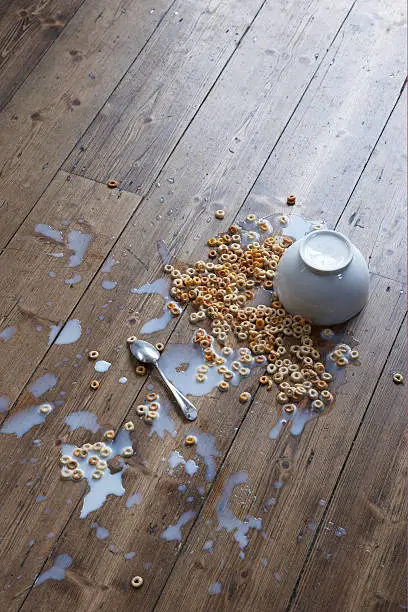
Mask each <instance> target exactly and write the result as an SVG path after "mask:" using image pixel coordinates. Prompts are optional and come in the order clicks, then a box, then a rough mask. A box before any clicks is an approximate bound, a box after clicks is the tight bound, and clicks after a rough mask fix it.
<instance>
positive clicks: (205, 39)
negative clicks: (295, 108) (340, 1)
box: [64, 0, 310, 194]
mask: <svg viewBox="0 0 408 612" xmlns="http://www.w3.org/2000/svg"><path fill="white" fill-rule="evenodd" d="M264 3H265V0H262V1H260V0H251V1H250V2H246V3H245V4H242V3H238V4H237V2H234V1H233V0H226V1H222V2H217V3H214V2H208V0H199V1H197V2H195V3H194V4H191V5H190V6H189V10H188V11H185V10H183V5H182V4H181V6H180V7H177V8H178V10H177V11H175V14H174V16H172V18H171V20H169V22H168V27H167V32H166V36H162V35H159V33H158V34H157V35H156V36H155V35H154V36H152V38H151V40H150V41H149V43H148V44H147V45H146V48H145V49H144V51H143V53H142V54H141V55H140V57H139V58H138V60H137V61H136V62H134V64H133V65H132V67H131V69H130V70H129V71H128V72H127V74H126V76H125V77H124V79H123V80H122V81H121V83H120V85H119V86H118V87H117V88H116V89H115V91H114V92H113V94H112V96H111V97H110V98H109V100H108V101H107V103H106V105H105V106H104V107H103V109H102V110H101V112H100V113H98V115H97V117H96V118H95V120H94V121H93V123H92V125H91V126H90V127H89V128H88V130H87V131H86V133H85V134H84V136H83V137H82V138H81V139H80V141H79V142H78V143H77V145H76V147H75V148H74V150H73V151H72V153H71V155H70V157H69V158H68V160H67V161H66V163H65V164H64V168H65V170H67V171H69V172H73V173H76V174H79V175H81V176H87V177H92V178H94V179H95V180H98V181H102V182H105V181H107V180H108V179H109V177H111V176H114V177H115V178H116V179H117V180H119V181H120V183H121V187H122V188H123V189H126V190H129V191H137V192H138V193H141V194H145V193H146V191H147V190H148V189H149V188H150V186H151V184H152V182H153V181H154V179H155V178H156V176H157V172H158V169H160V168H161V167H162V166H163V164H164V163H165V161H166V159H167V158H168V154H169V151H171V150H172V148H173V147H174V146H175V145H176V143H177V141H178V140H179V138H180V136H181V135H182V134H183V131H184V130H185V128H186V126H188V124H189V122H190V121H191V119H192V118H193V117H194V115H195V114H196V112H197V109H198V108H199V107H200V105H201V104H202V102H203V100H204V99H205V98H206V96H207V94H208V92H209V91H210V90H211V87H212V85H213V84H214V83H215V81H216V78H217V76H218V74H219V73H221V72H222V70H223V68H224V66H225V65H226V63H227V62H228V60H229V58H230V57H231V56H232V55H233V53H234V51H235V50H236V48H237V46H238V45H239V44H241V36H242V33H243V32H244V33H245V32H246V30H247V29H248V28H249V27H250V25H251V22H252V21H253V19H254V18H255V16H256V14H257V12H258V11H259V10H260V8H261V6H262V5H263V4H264ZM269 11H271V12H272V9H269ZM181 15H183V17H182V18H180V16H181ZM274 17H275V18H276V16H275V15H274ZM286 19H287V17H286V15H282V16H281V18H280V19H279V21H278V23H274V24H273V26H272V28H273V30H275V31H276V30H281V28H282V23H283V22H286ZM296 21H297V20H296ZM181 22H182V23H181ZM239 55H242V53H241V54H239ZM309 70H310V69H309ZM302 76H303V75H302ZM302 83H304V80H303V79H302Z"/></svg>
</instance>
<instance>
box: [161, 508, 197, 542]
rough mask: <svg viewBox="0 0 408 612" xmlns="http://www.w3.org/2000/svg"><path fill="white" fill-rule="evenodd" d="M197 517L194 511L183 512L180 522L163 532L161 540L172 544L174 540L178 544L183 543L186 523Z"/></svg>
mask: <svg viewBox="0 0 408 612" xmlns="http://www.w3.org/2000/svg"><path fill="white" fill-rule="evenodd" d="M196 515H197V513H196V512H194V511H193V510H188V511H187V512H183V514H182V515H181V516H180V518H179V520H178V521H177V523H176V524H175V525H170V526H169V527H167V529H165V530H164V531H163V533H162V534H161V538H162V539H163V540H166V541H167V542H171V541H172V540H177V541H178V542H181V538H182V535H181V528H182V527H183V526H184V525H186V523H188V522H190V521H192V520H193V518H195V516H196Z"/></svg>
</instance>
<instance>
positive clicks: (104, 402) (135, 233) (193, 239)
mask: <svg viewBox="0 0 408 612" xmlns="http://www.w3.org/2000/svg"><path fill="white" fill-rule="evenodd" d="M321 27H322V26H321V24H320V25H319V24H318V25H317V26H316V30H317V29H319V28H320V29H321ZM309 40H310V39H309ZM215 116H217V114H216V115H215ZM208 117H211V115H208ZM208 117H207V126H208V127H207V130H208V128H209V127H211V130H213V131H212V134H214V135H216V134H217V131H218V132H219V131H220V129H219V126H220V123H218V124H216V125H212V124H211V125H209V123H210V120H209V118H208ZM202 125H203V124H202V123H201V124H200V127H202ZM263 126H264V124H261V127H259V124H258V128H257V129H258V130H260V135H259V138H261V137H262V138H263V133H264V132H263ZM201 133H202V134H203V131H202V132H201ZM207 133H208V132H207ZM233 133H234V132H233ZM196 134H197V133H194V134H193V136H194V138H195V140H191V141H190V143H187V146H186V149H185V150H184V153H183V154H185V152H187V153H188V152H189V150H191V147H192V146H193V143H194V142H196ZM227 136H228V135H227ZM257 145H258V143H257V142H256V141H254V139H253V140H252V141H251V143H250V146H252V147H254V148H255V147H256V146H257ZM212 155H213V150H211V149H210V150H209V151H208V158H207V159H209V160H211V157H212ZM220 155H221V153H220ZM249 156H250V153H249V152H248V157H249ZM243 157H244V156H243ZM182 159H183V156H182V154H180V153H179V158H178V163H181V162H182ZM203 159H204V157H203ZM219 159H220V158H216V159H215V160H214V166H211V167H214V168H216V169H217V168H218V162H219ZM211 161H212V160H211ZM247 161H248V158H245V159H243V160H242V165H240V166H239V167H238V168H237V167H236V166H235V167H234V168H232V170H231V173H230V175H229V176H226V177H225V179H224V178H223V179H222V180H223V181H224V180H225V183H224V184H222V183H221V186H225V187H224V188H225V191H224V197H225V201H226V202H230V201H231V202H232V204H231V205H230V208H229V209H228V215H230V218H232V216H233V213H234V206H235V210H236V208H237V202H239V201H240V199H241V201H242V194H244V195H245V193H246V191H245V190H246V189H247V188H248V183H249V182H250V179H251V173H252V172H253V168H254V167H256V164H257V163H258V159H255V162H256V163H255V164H254V166H250V168H251V170H250V172H249V171H248V169H247V166H248V164H247ZM201 163H202V159H199V160H198V164H197V167H200V166H201ZM208 165H209V162H208V161H207V163H206V164H205V165H204V167H206V166H208ZM244 170H245V171H246V172H247V176H248V175H249V179H247V182H245V181H242V182H241V181H240V180H239V179H240V177H242V175H243V173H244ZM220 175H222V172H221V173H220ZM168 176H172V174H169V175H168ZM163 178H164V179H165V178H166V174H163ZM218 178H219V175H218V174H217V173H216V172H214V174H213V175H212V178H211V181H214V183H215V184H217V180H218ZM231 179H232V180H233V182H232V183H230V187H229V191H227V189H226V186H227V185H228V180H231ZM204 180H205V181H207V180H209V179H204ZM196 181H197V182H196V183H195V184H193V185H192V189H191V191H190V188H191V184H187V185H186V187H185V190H184V192H183V193H182V189H181V187H180V186H179V184H178V182H177V181H176V186H175V189H176V190H177V198H180V199H179V201H191V200H193V194H195V193H197V191H196V190H197V188H198V190H199V188H200V182H202V181H203V177H202V176H197V177H196ZM217 187H218V185H217ZM203 192H204V189H203V190H202V193H203ZM215 192H216V191H215V189H214V191H211V190H210V192H209V193H210V194H211V193H215ZM189 194H190V195H189ZM159 196H160V192H159V193H158V192H157V191H154V193H153V194H152V196H151V198H150V199H149V198H148V199H146V200H145V201H146V203H147V204H149V206H150V208H151V209H152V210H151V212H150V213H149V214H147V210H148V209H147V208H146V209H144V208H143V209H142V208H141V210H140V215H139V214H138V215H136V216H135V217H134V218H133V220H132V224H133V223H134V224H135V225H134V226H133V225H132V226H129V232H128V233H125V235H124V239H123V243H122V242H121V243H120V246H121V247H122V245H131V246H134V245H136V246H137V245H147V244H154V242H155V240H156V239H157V238H162V237H163V227H162V224H161V223H160V222H159V221H160V219H156V218H155V216H154V215H156V214H157V212H156V211H157V209H155V208H154V206H153V205H152V203H154V202H156V203H157V200H158V199H159ZM184 196H187V198H186V199H184ZM205 197H207V195H206V194H205V193H204V195H203V199H202V200H201V201H199V202H198V203H195V204H194V207H192V209H191V211H189V215H190V216H188V215H187V214H186V213H185V212H184V214H183V213H182V214H181V215H179V218H177V219H174V215H170V217H169V219H166V225H167V226H168V227H167V228H166V232H168V235H169V236H174V238H173V246H175V247H177V246H178V244H179V243H178V241H179V240H180V243H186V244H185V245H184V247H183V254H184V253H193V251H194V249H195V250H196V255H201V254H202V253H201V252H200V251H201V248H202V247H201V244H199V245H197V240H198V238H199V237H200V232H201V233H202V231H203V230H202V229H201V223H202V225H203V226H204V218H206V216H207V214H209V216H208V217H207V218H210V223H209V224H208V226H207V227H208V233H211V229H215V228H216V227H217V226H216V224H215V223H214V221H213V220H212V218H211V214H210V213H207V211H208V210H209V211H211V210H212V209H213V207H214V206H215V205H216V201H213V202H212V204H211V206H208V205H207V204H206V203H205V200H204V198H205ZM156 198H157V200H156ZM173 201H174V200H173ZM196 202H197V201H196ZM147 204H146V206H147ZM217 207H218V206H217ZM169 209H170V207H169ZM142 212H143V213H144V216H143V215H142ZM165 212H167V209H165ZM189 219H190V220H191V219H196V220H197V219H198V221H196V223H197V229H196V232H194V233H192V232H191V228H190V226H189ZM200 219H202V221H200ZM152 222H153V229H152ZM218 227H219V226H218ZM206 231H207V230H206ZM175 234H176V235H175ZM125 236H126V238H125ZM187 239H188V242H186V241H187ZM125 240H126V241H125ZM123 248H124V246H123ZM140 248H141V247H140V246H139V247H138V250H137V251H136V254H137V255H138V256H139V255H142V252H141V251H143V248H144V247H143V248H141V251H139V249H140ZM146 254H148V255H150V257H151V259H152V261H151V262H149V264H150V266H149V271H148V272H146V270H145V271H144V272H143V274H141V273H140V272H139V270H140V271H142V270H143V263H140V262H139V264H136V263H135V262H134V261H132V262H131V263H130V264H129V266H128V271H127V272H126V273H124V274H123V276H122V273H123V267H122V268H121V273H120V276H118V277H116V278H118V279H119V280H120V281H121V282H120V285H119V288H118V292H120V293H118V295H117V304H123V303H124V301H125V296H126V294H127V291H128V288H129V286H132V285H130V283H132V281H133V284H135V278H137V280H138V282H143V280H144V279H147V280H149V279H152V278H155V276H156V274H157V272H158V269H159V266H160V264H159V259H158V257H157V255H156V256H154V254H152V253H151V251H150V250H148V249H147V248H146V250H145V252H143V256H145V255H146ZM117 273H118V272H117ZM118 274H119V273H118ZM122 285H123V286H122ZM87 299H88V300H89V302H86V304H85V303H84V305H83V306H80V309H79V310H77V311H76V315H77V316H78V318H81V320H84V321H88V318H87V317H89V314H88V313H89V304H92V303H101V300H100V298H99V299H98V294H97V293H96V292H95V293H92V288H91V291H90V293H89V296H87ZM126 299H129V298H128V297H127V298H126ZM133 299H134V298H133ZM84 302H85V301H84ZM142 303H143V302H142V301H141V300H140V301H139V302H136V301H132V302H126V304H127V305H128V307H129V308H135V307H136V306H137V305H138V304H142ZM144 304H145V308H146V311H147V312H148V313H149V316H150V315H151V314H153V313H152V306H154V302H153V300H146V302H145V303H144ZM82 308H83V310H82ZM82 313H84V315H85V318H84V319H82ZM129 318H131V317H129V313H126V312H125V313H123V314H122V315H119V316H116V314H115V313H113V314H112V315H110V318H109V321H107V322H106V323H103V322H100V323H96V324H95V320H94V319H91V318H89V321H90V322H91V321H92V327H93V336H92V338H93V340H94V341H95V343H97V345H98V348H101V350H103V351H104V354H106V355H107V358H108V359H109V358H110V357H111V355H114V353H113V349H112V345H114V344H115V342H117V343H120V342H121V340H122V341H123V338H124V337H125V336H126V335H128V330H129ZM139 325H140V323H139ZM136 329H137V328H136ZM108 331H109V332H110V333H111V335H110V337H109V338H108ZM167 337H168V336H167V332H166V333H163V336H162V338H163V339H166V338H167ZM85 348H86V344H85V342H83V343H82V341H81V344H80V345H78V349H77V348H75V349H74V350H79V349H81V350H82V349H85ZM57 351H60V353H59V354H58V353H57ZM109 351H112V353H109ZM62 355H65V356H66V355H67V350H66V349H65V351H62V349H61V347H59V348H58V347H54V348H53V349H52V355H51V351H50V356H49V357H47V360H46V361H45V363H44V367H48V368H50V367H51V368H52V367H53V364H55V361H56V360H57V359H59V358H60V356H62ZM70 356H71V359H72V360H73V357H74V353H73V351H72V354H71V353H70ZM115 365H116V370H112V376H115V379H114V380H115V381H116V377H117V376H118V375H120V374H122V373H127V374H128V375H129V372H131V370H127V369H126V368H129V367H130V365H129V363H128V360H127V353H125V352H122V354H121V356H119V357H118V360H115ZM87 372H88V373H89V375H90V374H91V370H90V369H89V370H87ZM129 378H130V376H129ZM72 382H75V379H73V378H72V371H71V372H68V373H67V374H66V375H65V379H64V381H63V385H62V386H61V387H60V388H62V389H64V385H66V387H67V388H68V389H69V390H71V389H72ZM81 384H82V387H81V385H75V386H74V390H73V392H72V393H73V395H71V391H70V396H69V409H71V410H72V409H78V408H75V406H78V407H83V405H84V394H85V393H87V388H86V387H87V381H85V382H84V381H82V383H81ZM112 384H113V383H112ZM138 386H139V387H140V384H139V385H138ZM117 387H118V385H116V386H114V387H113V388H112V387H110V386H109V384H107V385H106V387H104V386H101V388H100V390H99V391H101V394H99V391H98V394H99V395H98V397H97V399H95V398H94V397H93V396H92V399H91V403H90V404H88V405H89V407H91V409H92V408H93V407H94V406H96V404H98V406H99V408H98V407H96V412H97V413H98V414H101V413H105V414H107V415H109V416H108V417H105V416H103V414H102V417H101V421H103V422H104V423H106V424H107V421H108V418H109V422H111V423H112V424H115V425H116V424H117V423H118V422H119V421H120V419H121V418H123V417H124V415H125V410H126V407H127V406H128V405H129V403H130V401H131V399H133V397H134V395H135V392H136V389H137V383H135V386H134V387H133V389H132V392H131V393H130V392H129V391H128V390H123V389H119V390H117ZM60 388H59V389H58V390H60ZM52 397H53V396H52V395H51V396H50V399H52ZM87 397H88V396H87ZM76 398H77V399H76ZM25 401H26V402H27V401H28V398H27V396H26V398H25ZM22 406H24V401H22V402H21V404H19V408H20V407H22ZM111 406H112V407H113V408H112V411H110V412H107V411H108V410H109V408H110V407H111ZM101 407H102V408H101ZM65 410H66V412H64V411H65ZM122 410H123V412H120V413H119V411H122ZM234 410H235V411H234V413H233V414H235V415H236V406H235V407H234ZM67 412H69V410H68V407H66V408H63V409H62V410H60V411H59V416H60V417H63V416H64V415H65V414H67ZM204 416H205V415H203V417H202V418H204ZM105 419H106V420H105ZM222 419H223V420H224V419H226V416H225V415H224V414H223V415H222ZM219 429H221V428H220V427H219ZM63 431H64V430H63ZM48 432H49V433H48ZM229 433H231V432H229ZM55 434H56V430H54V429H53V428H51V427H48V426H47V427H46V428H45V427H44V428H43V429H42V430H36V432H35V433H33V436H34V435H35V436H37V435H40V436H41V437H43V438H45V441H44V445H45V444H46V441H47V440H49V441H50V443H52V441H53V440H54V438H55ZM30 436H31V434H26V436H24V438H23V439H22V440H21V442H20V444H21V443H22V444H21V446H19V448H21V449H23V452H24V445H27V448H30V445H31V442H32V439H31V437H30ZM217 441H218V440H217ZM9 444H10V443H9V442H7V443H6V446H7V449H6V448H5V452H6V453H7V454H11V453H12V452H13V451H14V452H15V447H14V443H13V444H12V447H11V446H9ZM173 448H174V446H173ZM36 452H37V451H36ZM45 452H46V449H45V450H43V451H41V449H40V450H39V454H40V456H44V454H42V453H45ZM41 454H42V455H41ZM140 469H142V468H140ZM25 470H27V471H25ZM55 475H56V472H54V473H53V474H51V473H50V474H49V478H50V480H51V481H52V482H54V485H52V486H56V485H55V480H56V479H55ZM29 477H30V476H29V470H28V469H27V467H24V466H23V467H22V468H21V476H20V477H19V484H18V486H19V487H20V490H19V491H15V493H13V495H15V497H14V499H15V500H19V499H20V497H21V489H22V488H23V484H25V482H26V480H27V478H29ZM52 486H51V484H50V483H49V481H48V480H44V481H43V483H42V487H43V488H44V489H45V490H47V491H48V490H50V491H51V493H50V497H52V495H53V493H52V492H53V489H52ZM77 489H78V487H77ZM77 489H76V490H74V489H72V496H73V499H74V501H76V500H78V499H79V497H80V493H77V492H76V491H77ZM70 494H71V493H70ZM157 497H158V496H157V492H156V490H155V491H154V494H153V499H154V500H155V503H159V501H157V500H156V498H157ZM149 499H151V497H149ZM32 501H33V500H31V502H32ZM59 503H60V502H59V501H58V498H57V496H55V497H54V498H53V508H55V515H56V520H58V524H61V525H62V524H63V523H64V522H65V520H67V518H68V516H69V513H68V512H66V511H65V507H64V506H62V505H61V506H62V507H59ZM147 504H149V501H148V502H147ZM168 505H169V504H168V502H167V501H166V507H168ZM10 507H11V505H10ZM28 507H30V510H31V515H30V521H32V523H30V524H32V525H34V524H36V521H37V519H38V515H39V511H38V510H37V509H36V508H35V507H33V503H29V502H27V508H26V510H27V509H28ZM26 510H23V508H22V513H24V512H25V511H26ZM171 511H172V512H173V513H174V517H176V520H177V518H178V517H179V516H180V514H179V513H177V508H176V507H174V508H173V506H171ZM155 514H156V513H155V512H154V511H153V510H152V515H155ZM60 515H61V518H60ZM9 518H10V517H5V520H4V522H5V524H6V523H7V522H8V519H9ZM167 519H168V520H169V521H170V515H168V516H167V517H166V524H168V523H167ZM26 521H27V519H25V521H24V525H20V527H21V531H20V533H19V534H18V536H15V534H14V529H12V530H11V531H10V533H12V534H13V538H14V541H13V546H10V538H9V539H8V540H7V541H5V543H4V544H5V547H6V549H7V554H9V555H15V559H16V568H17V567H18V562H17V559H19V561H20V558H21V556H20V557H19V554H20V552H19V551H21V550H25V551H26V546H25V548H24V549H23V548H22V546H23V543H24V544H25V541H24V540H23V538H24V536H25V535H27V534H28V533H29V531H30V529H29V524H28V522H26ZM174 522H175V521H174ZM25 529H26V531H25ZM39 531H40V532H41V533H45V527H44V526H43V527H42V528H41V529H40V530H39ZM40 540H41V553H42V554H43V555H44V554H45V555H47V554H48V553H49V551H50V543H49V542H47V541H46V538H45V537H42V536H41V538H40ZM139 540H140V534H139V536H138V539H137V541H138V542H139ZM66 541H67V540H64V536H63V539H62V542H66ZM155 544H156V543H155ZM39 554H40V553H39ZM167 557H168V552H167V550H165V558H166V559H167ZM29 558H31V556H29ZM89 561H90V559H89ZM119 561H120V559H119V558H118V564H119ZM13 563H14V561H13V560H12V559H11V557H10V567H13ZM30 563H31V561H30ZM32 563H33V565H32V566H30V565H28V566H27V567H28V569H27V571H28V572H31V575H28V576H26V577H25V581H24V584H23V583H22V586H21V587H20V588H24V585H27V583H28V584H30V579H31V581H32V579H33V577H34V576H35V575H36V568H38V567H39V565H41V562H40V563H38V560H35V559H34V560H33V561H32ZM110 563H112V561H111V560H110ZM157 571H159V570H157ZM110 572H112V575H113V574H115V576H116V575H117V574H116V569H115V567H113V565H112V566H111V567H110V569H109V573H108V574H106V575H108V576H110V575H111V573H110ZM118 575H120V574H118ZM72 581H73V582H74V583H75V585H77V584H78V581H80V577H79V578H78V574H77V573H76V572H75V568H73V570H72ZM112 581H113V582H114V583H115V584H117V583H118V580H117V579H116V578H112ZM103 584H105V582H104V583H103ZM47 586H48V585H47ZM54 586H57V587H58V586H62V587H63V588H64V583H62V584H61V585H54ZM42 588H43V589H45V588H47V587H46V586H44V587H42ZM153 588H157V586H156V585H155V586H154V587H153ZM68 590H69V589H68ZM74 590H75V592H76V595H72V593H71V592H70V593H68V594H67V598H70V597H71V596H73V598H74V599H75V598H76V597H77V596H78V593H77V591H78V590H79V589H78V588H77V587H76V586H75V587H74ZM82 590H83V591H85V589H82ZM35 591H36V590H35ZM115 592H116V591H115ZM60 595H61V592H60V591H58V596H60ZM36 596H37V595H36ZM43 596H44V595H43ZM55 596H56V595H55V592H54V591H52V592H51V590H50V598H53V597H54V598H55ZM81 597H89V595H87V594H84V595H83V594H82V592H81ZM27 605H29V602H27Z"/></svg>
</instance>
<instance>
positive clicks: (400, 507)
mask: <svg viewBox="0 0 408 612" xmlns="http://www.w3.org/2000/svg"><path fill="white" fill-rule="evenodd" d="M406 358H407V329H406V324H404V325H403V326H402V327H401V329H400V332H399V334H398V338H397V341H396V343H395V345H394V346H393V349H392V352H391V355H390V357H389V359H388V360H387V363H386V366H385V368H384V371H383V373H382V375H381V378H380V379H379V382H378V386H377V388H376V390H375V393H374V395H373V397H372V400H371V402H370V406H369V408H368V411H367V414H366V417H365V418H364V421H363V424H362V426H361V430H360V431H359V433H358V436H357V439H356V440H355V442H354V444H353V448H352V451H351V454H350V457H349V459H348V462H347V465H346V468H345V470H344V472H343V473H342V475H341V478H340V480H339V482H338V483H337V486H336V490H335V494H334V496H333V499H332V500H331V502H330V505H329V506H328V507H327V511H326V512H325V516H324V521H323V523H322V526H321V529H320V531H319V534H318V537H317V540H316V545H315V546H314V548H313V551H312V554H311V556H310V559H309V561H308V563H307V566H306V569H305V571H304V574H303V575H302V578H301V581H300V584H299V586H298V589H297V595H296V599H294V601H293V604H292V606H291V608H290V609H291V610H310V609H321V610H326V609H329V608H330V609H333V602H336V609H338V610H344V611H345V612H346V611H348V610H350V611H351V610H397V609H405V607H406V605H407V595H406V559H407V544H406V542H407V534H406V511H407V500H406V482H407V459H408V456H407V443H406V436H405V435H402V432H404V431H405V429H406V405H405V400H406V397H405V393H406V392H405V389H404V387H403V385H395V384H394V383H393V381H392V376H393V372H396V371H397V372H401V373H403V374H404V376H405V378H406V376H407V368H406ZM333 525H342V526H343V528H344V529H345V531H346V535H345V536H344V537H340V538H339V537H337V538H336V537H335V535H334V534H333V530H334V528H333ZM339 576H341V580H339Z"/></svg>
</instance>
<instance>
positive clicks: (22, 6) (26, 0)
mask: <svg viewBox="0 0 408 612" xmlns="http://www.w3.org/2000/svg"><path fill="white" fill-rule="evenodd" d="M83 1H84V0H69V1H68V2H50V1H49V0H42V1H40V2H38V1H34V2H33V0H14V1H13V2H9V3H8V4H7V6H6V3H4V2H3V3H2V4H3V10H2V11H0V110H1V109H2V108H4V106H5V105H6V104H7V102H8V101H9V100H10V99H11V98H12V96H13V95H14V93H15V92H16V90H17V89H18V88H19V87H20V85H21V84H22V83H23V82H24V80H25V79H26V78H27V76H28V75H29V74H30V72H31V71H32V70H33V68H35V66H36V65H37V63H38V62H39V61H40V59H41V58H42V56H43V55H44V54H45V53H46V52H47V50H48V49H49V47H50V46H51V45H52V43H53V42H54V41H55V40H56V39H57V38H58V36H59V35H60V33H61V32H62V30H63V29H64V28H65V27H66V25H67V24H68V23H69V21H70V20H71V18H72V17H73V15H74V14H75V13H76V11H77V10H78V8H79V7H80V6H81V4H82V3H83Z"/></svg>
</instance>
